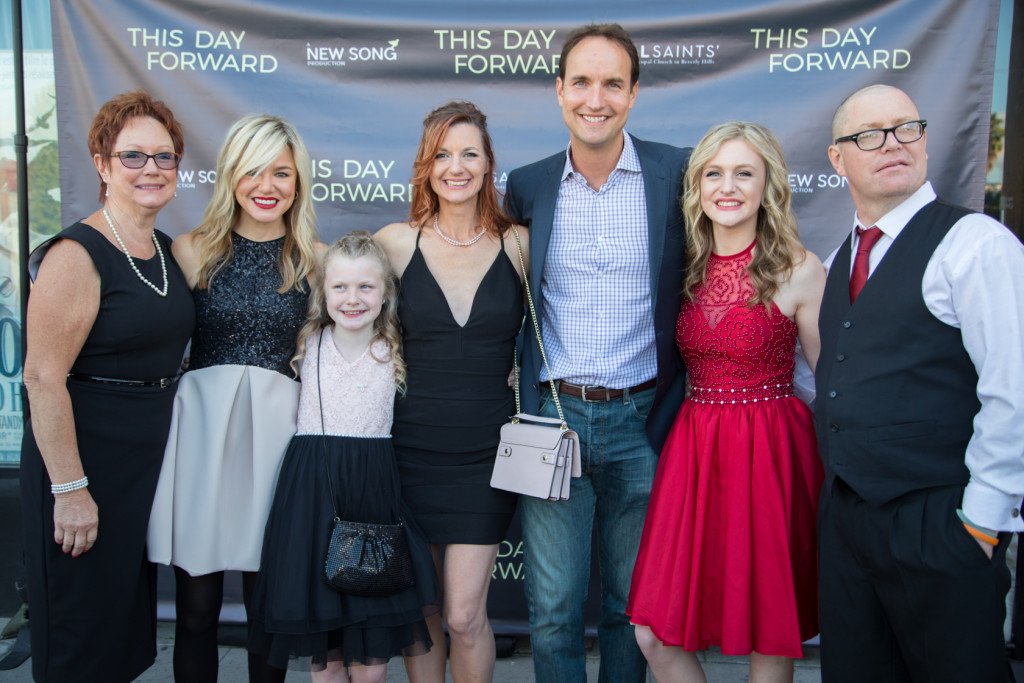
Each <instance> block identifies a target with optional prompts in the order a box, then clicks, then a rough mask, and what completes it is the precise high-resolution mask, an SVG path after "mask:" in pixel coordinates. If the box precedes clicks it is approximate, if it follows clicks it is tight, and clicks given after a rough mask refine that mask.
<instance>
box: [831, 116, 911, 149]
mask: <svg viewBox="0 0 1024 683" xmlns="http://www.w3.org/2000/svg"><path fill="white" fill-rule="evenodd" d="M927 125H928V122H927V121H925V120H923V119H922V120H920V121H907V122H905V123H901V124H900V125H898V126H893V127H892V128H871V129H869V130H862V131H861V132H859V133H854V134H853V135H844V136H843V137H841V138H836V140H835V144H837V145H838V144H839V143H840V142H852V143H854V144H855V145H857V147H859V148H860V149H862V150H864V151H865V152H870V151H872V150H875V149H878V148H880V147H881V146H882V145H884V144H885V136H886V135H888V134H889V133H892V136H893V137H894V138H896V142H899V143H902V144H904V145H905V144H907V143H910V142H917V141H918V140H920V139H921V138H922V137H923V136H924V127H925V126H927Z"/></svg>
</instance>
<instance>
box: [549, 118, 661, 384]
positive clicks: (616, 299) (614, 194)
mask: <svg viewBox="0 0 1024 683" xmlns="http://www.w3.org/2000/svg"><path fill="white" fill-rule="evenodd" d="M623 140H624V144H623V149H622V155H621V156H620V157H619V162H618V164H617V165H616V166H615V170H613V171H612V173H611V175H610V176H609V177H608V181H607V182H606V183H605V184H604V185H602V186H601V189H600V190H598V191H596V192H595V191H594V190H593V189H592V188H591V187H590V186H588V185H587V181H586V179H585V178H584V177H583V176H582V175H581V174H580V173H578V172H576V171H574V170H573V166H572V160H571V158H570V156H569V152H568V150H567V151H566V158H565V170H564V171H563V173H562V183H561V185H560V187H559V190H558V201H557V203H556V206H555V215H554V222H553V224H552V229H551V242H550V243H549V244H548V252H547V256H546V258H545V260H544V272H543V273H542V275H541V295H542V296H543V297H544V313H543V316H542V321H541V330H542V334H543V337H544V347H545V351H546V352H547V357H548V362H549V363H550V366H551V372H552V374H553V375H554V378H555V379H564V380H566V381H568V382H572V383H574V384H596V385H600V386H606V387H610V388H613V389H622V388H626V387H631V386H635V385H637V384H640V383H642V382H645V381H647V380H649V379H651V378H653V377H654V376H655V375H656V374H657V371H658V363H657V356H656V353H655V347H654V318H653V315H652V311H651V305H652V302H651V284H650V283H651V273H650V258H649V247H648V231H647V201H646V194H645V193H644V179H643V174H642V171H641V168H640V159H639V157H638V156H637V153H636V148H635V147H634V146H633V141H632V139H631V138H630V137H629V136H628V135H626V134H625V133H623ZM547 378H548V374H547V372H546V371H545V370H544V369H543V368H542V369H541V379H542V380H547Z"/></svg>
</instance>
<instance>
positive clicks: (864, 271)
mask: <svg viewBox="0 0 1024 683" xmlns="http://www.w3.org/2000/svg"><path fill="white" fill-rule="evenodd" d="M857 234H858V235H860V241H858V242H857V258H856V259H854V261H853V273H852V274H851V275H850V303H851V304H852V303H853V302H854V300H855V299H856V298H857V295H858V294H860V290H862V289H864V283H865V282H867V281H868V259H869V258H870V256H871V249H872V247H874V246H875V243H876V242H877V241H878V240H879V239H881V237H882V235H883V234H885V233H883V232H882V231H881V230H879V229H878V228H868V229H867V230H865V229H864V228H857Z"/></svg>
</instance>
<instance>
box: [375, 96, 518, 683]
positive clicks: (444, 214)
mask: <svg viewBox="0 0 1024 683" xmlns="http://www.w3.org/2000/svg"><path fill="white" fill-rule="evenodd" d="M494 167H495V162H494V153H493V151H492V148H491V141H490V137H489V135H488V133H487V125H486V117H485V116H484V115H483V114H482V113H481V112H480V111H479V110H478V109H477V108H476V107H475V106H474V105H472V104H470V103H468V102H451V103H449V104H446V105H444V106H442V107H439V108H437V109H435V110H434V111H433V112H431V113H430V115H428V116H427V118H426V120H425V121H424V132H423V137H422V140H421V141H420V147H419V151H418V153H417V155H416V162H415V163H414V166H413V169H414V171H413V172H414V177H413V179H412V185H413V197H412V208H411V210H410V220H409V222H408V223H394V224H391V225H388V226H385V227H384V228H382V229H381V230H380V231H379V232H378V233H377V234H376V235H375V238H376V239H377V240H378V241H380V242H381V244H382V245H383V246H384V248H385V250H386V251H387V253H388V256H389V258H390V259H391V263H392V265H393V266H394V268H395V271H396V272H397V273H398V275H399V277H400V279H401V293H400V295H399V304H398V315H399V320H400V321H401V324H402V342H403V346H404V353H405V359H406V364H407V368H408V379H407V387H408V388H407V392H406V395H405V396H404V397H403V398H400V399H399V400H398V401H397V402H396V404H395V420H394V425H393V427H392V437H393V440H394V447H395V455H396V457H397V459H398V466H399V472H400V474H401V480H402V496H403V498H404V499H405V500H406V502H407V503H408V504H409V506H410V508H411V509H412V512H413V515H414V517H415V519H416V521H417V523H418V524H419V525H420V526H421V527H422V528H423V531H424V533H425V534H426V536H427V539H428V540H429V541H430V543H431V549H432V551H433V553H434V559H435V563H436V564H437V570H438V575H439V576H440V577H441V580H442V585H443V587H444V595H443V600H442V610H441V615H440V616H441V617H443V618H444V622H445V624H446V625H447V627H448V633H449V635H450V636H451V654H450V659H451V673H452V678H453V680H455V681H457V682H459V683H462V682H463V681H476V680H487V681H489V680H490V679H491V674H492V672H493V669H494V656H495V652H494V637H493V632H492V631H491V627H490V622H489V621H488V620H487V590H488V587H489V585H490V580H491V571H492V569H493V567H494V561H495V557H496V555H497V548H498V545H497V544H498V543H500V542H501V541H502V540H503V539H504V537H505V532H506V530H507V528H508V525H509V522H510V521H511V518H512V514H513V513H514V511H515V505H516V500H517V499H516V496H515V495H514V494H511V493H507V492H505V491H499V490H497V489H492V488H491V487H490V476H491V470H492V468H493V465H494V454H495V452H496V449H497V445H498V432H499V428H500V427H501V425H502V424H504V423H505V422H507V421H508V418H509V417H510V416H511V415H512V414H513V413H514V412H515V411H514V402H513V394H512V389H511V388H510V385H509V373H510V371H511V370H512V356H513V353H514V349H515V337H516V334H517V333H518V331H519V327H520V323H521V322H522V318H523V295H522V281H523V277H524V275H525V274H524V273H522V272H521V268H520V262H519V256H518V253H517V249H516V241H515V238H514V237H513V235H512V234H511V231H510V230H509V227H510V225H511V221H510V220H509V219H508V218H507V217H505V216H504V214H503V213H502V211H501V209H500V207H499V204H498V199H497V192H496V191H495V189H494V183H493V180H492V172H493V171H494ZM517 230H518V232H519V236H520V239H521V240H522V242H523V252H524V255H525V254H528V253H529V252H528V246H527V235H526V230H525V229H524V228H522V227H517ZM442 547H443V549H444V555H443V560H442V554H441V551H442ZM428 626H429V627H430V628H431V637H432V639H433V640H434V642H435V643H440V642H444V641H443V638H444V633H443V630H442V626H441V619H440V617H433V618H432V619H429V620H428ZM406 669H407V670H408V671H409V679H410V681H412V682H413V683H423V682H428V681H429V682H430V683H440V682H441V681H443V680H444V675H445V653H444V649H443V648H436V647H435V648H434V649H433V650H431V652H430V653H429V654H427V655H424V656H421V657H416V658H411V659H407V660H406Z"/></svg>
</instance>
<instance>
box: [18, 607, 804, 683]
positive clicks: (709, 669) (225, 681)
mask: <svg viewBox="0 0 1024 683" xmlns="http://www.w3.org/2000/svg"><path fill="white" fill-rule="evenodd" d="M6 622H7V619H0V628H2V627H3V624H5V623H6ZM13 642H14V641H13V640H6V641H0V657H3V656H4V655H5V654H6V653H7V650H8V648H9V647H10V646H11V644H12V643H13ZM173 651H174V624H173V623H166V622H160V623H159V624H158V625H157V654H156V663H155V664H153V666H151V667H150V668H149V669H148V670H147V671H146V672H145V673H144V674H142V676H140V677H139V678H138V679H136V680H138V681H139V682H140V683H169V682H170V681H173V680H174V676H173V674H172V669H171V657H172V654H173ZM805 655H806V656H805V657H804V659H802V660H799V661H797V663H796V675H795V677H794V679H793V680H794V683H820V681H821V670H820V667H819V663H818V649H817V648H816V647H806V648H805ZM700 656H701V659H702V660H703V662H704V671H705V673H706V674H707V678H708V681H710V682H711V683H745V682H746V680H747V658H746V657H726V656H724V655H722V654H720V653H718V652H717V651H709V652H707V653H704V654H701V655H700ZM600 660H601V658H600V654H599V653H598V651H597V646H596V645H593V646H592V647H590V649H589V650H588V652H587V677H588V678H589V679H590V680H591V681H596V680H597V669H598V664H599V663H600ZM218 680H219V681H220V683H246V682H247V681H248V676H247V673H246V656H245V650H244V649H243V648H241V647H232V646H222V647H221V648H220V675H219V677H218ZM387 680H388V683H408V680H409V679H408V678H407V677H406V675H405V667H404V666H403V665H402V660H401V659H400V658H395V659H393V660H391V663H390V664H389V665H388V678H387ZM451 680H452V679H451V676H449V677H448V681H449V682H450V681H451ZM0 681H3V682H4V683H31V681H32V660H31V659H29V660H28V661H26V662H25V663H24V664H22V665H21V666H20V667H18V668H17V669H14V670H13V671H0ZM286 681H287V683H305V682H307V681H309V674H308V673H305V672H302V671H289V672H288V676H287V679H286ZM494 681H495V683H533V681H534V677H533V663H532V661H531V659H530V640H529V638H518V639H517V640H516V648H515V654H514V655H512V656H511V657H503V658H501V659H499V660H498V661H497V664H496V666H495V668H494ZM648 681H650V682H651V683H654V677H653V676H650V675H649V674H648Z"/></svg>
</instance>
